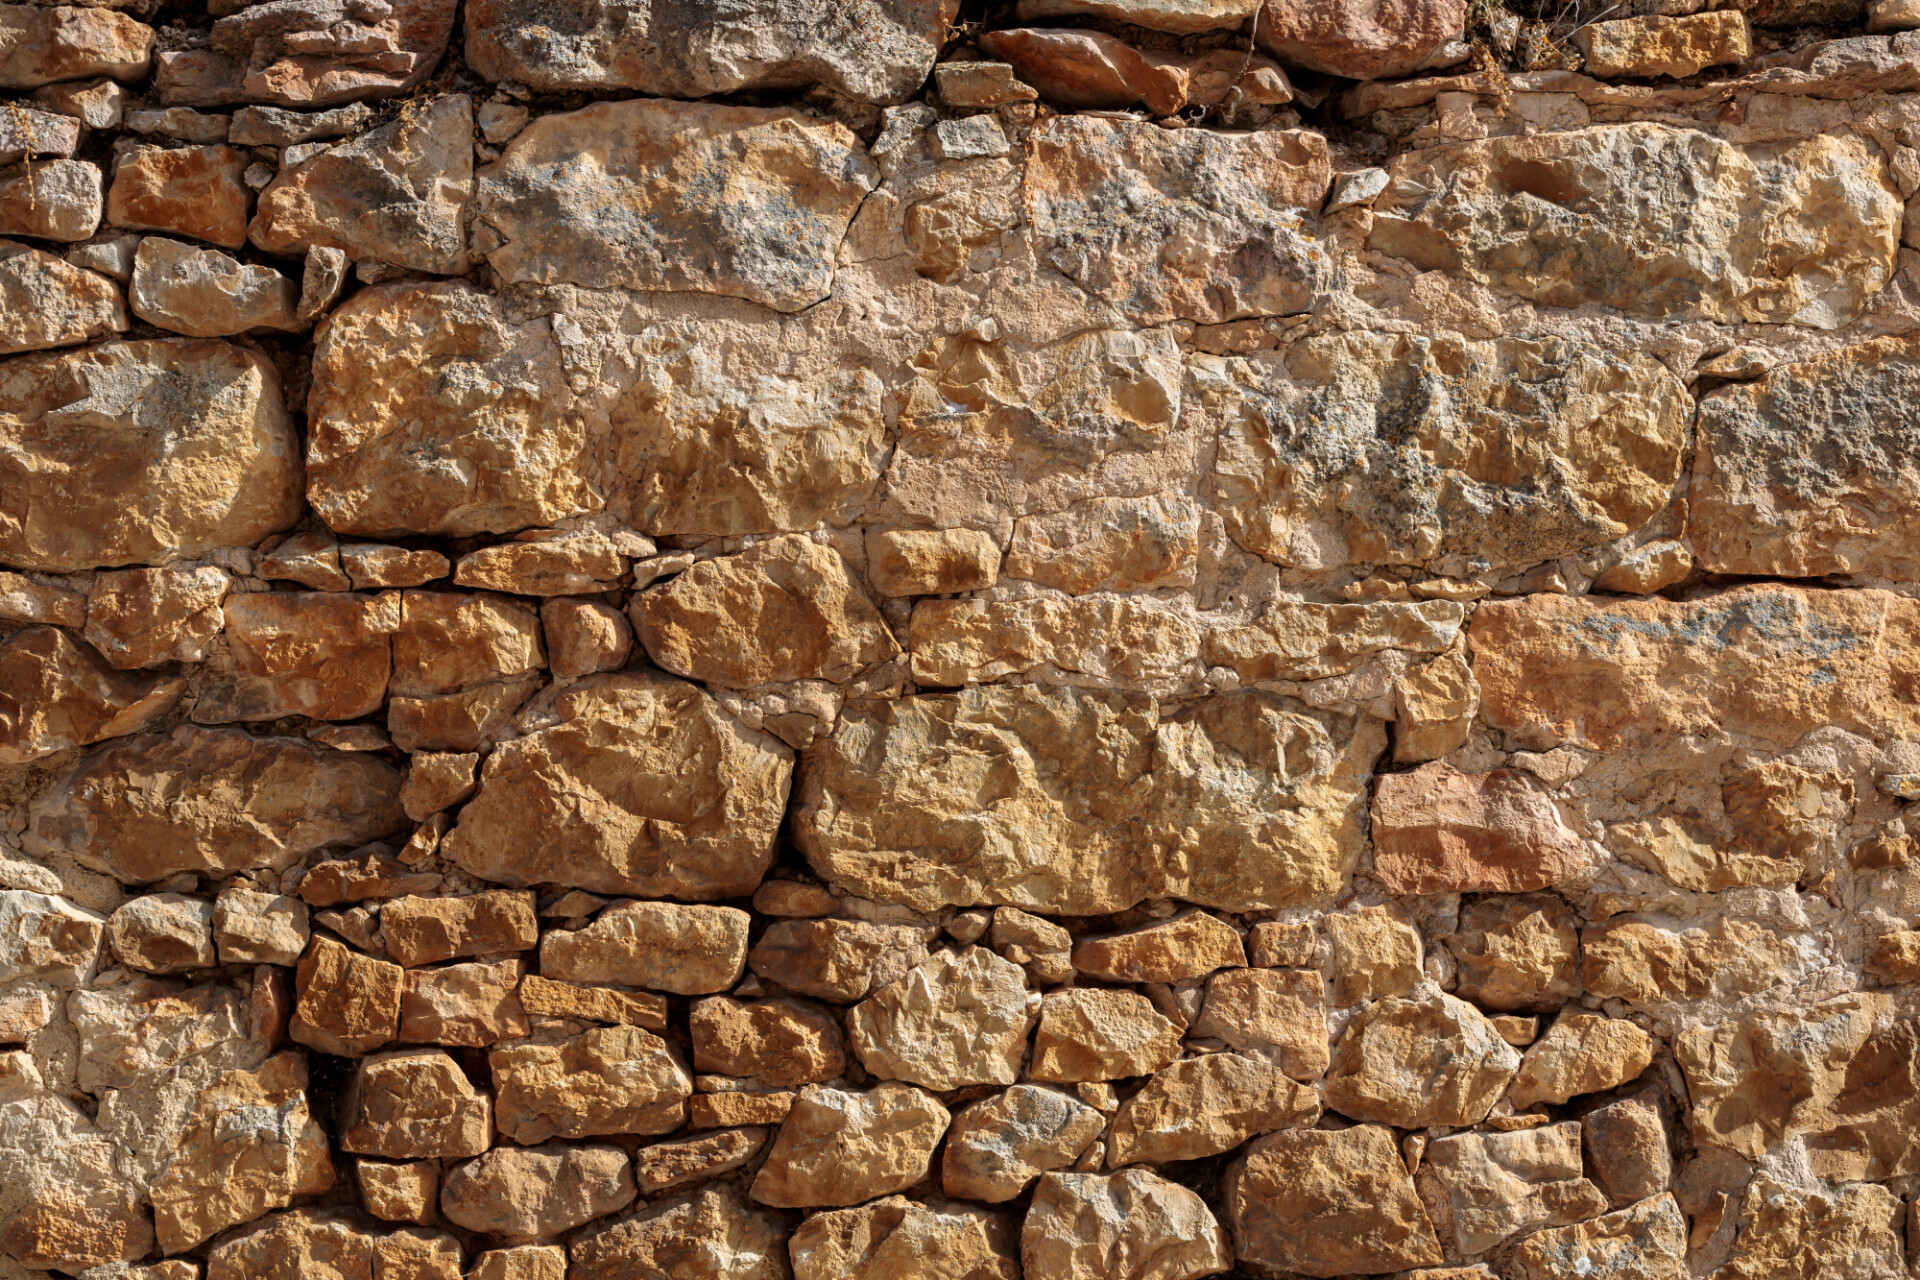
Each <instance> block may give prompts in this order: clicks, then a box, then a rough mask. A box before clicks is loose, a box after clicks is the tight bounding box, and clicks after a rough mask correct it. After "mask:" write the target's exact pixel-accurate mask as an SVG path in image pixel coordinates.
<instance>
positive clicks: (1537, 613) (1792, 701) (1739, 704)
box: [1470, 585, 1920, 751]
mask: <svg viewBox="0 0 1920 1280" xmlns="http://www.w3.org/2000/svg"><path fill="white" fill-rule="evenodd" d="M1916 624H1920V614H1916V613H1915V612H1914V611H1913V610H1912V609H1911V607H1910V606H1909V605H1908V604H1907V602H1906V601H1905V600H1904V599H1902V598H1900V597H1896V596H1893V595H1889V594H1887V593H1885V592H1879V591H1857V592H1837V591H1804V590H1799V589H1796V588H1792V587H1781V586H1764V585H1763V586H1749V587H1738V588H1735V589H1734V590H1732V591H1728V592H1725V593H1723V594H1720V595H1715V596H1709V597H1706V598H1704V599H1699V600H1692V601H1687V602H1685V603H1679V602H1673V601H1667V600H1633V601H1609V602H1605V603H1600V602H1597V601H1591V600H1574V599H1572V598H1568V597H1561V596H1546V595H1540V596H1529V597H1527V598H1526V599H1524V600H1516V601H1496V602H1489V603H1487V604H1484V605H1482V606H1481V607H1480V608H1479V609H1478V611H1476V613H1475V614H1474V619H1473V623H1472V626H1471V628H1470V635H1471V637H1472V642H1473V647H1474V659H1475V661H1474V675H1475V678H1476V679H1478V680H1479V682H1480V689H1481V696H1482V698H1483V699H1484V707H1485V715H1486V718H1487V721H1488V722H1489V723H1490V724H1493V725H1495V726H1497V727H1499V728H1500V729H1501V730H1503V731H1504V732H1506V733H1509V734H1511V735H1513V737H1514V740H1515V741H1516V742H1518V743H1520V744H1523V745H1526V746H1529V747H1535V748H1540V749H1546V748H1551V747H1557V746H1561V745H1571V746H1578V747H1581V748H1584V749H1587V750H1598V751H1611V750H1615V749H1618V748H1621V747H1626V746H1630V745H1639V744H1647V743H1651V742H1655V741H1660V740H1662V739H1664V738H1666V737H1668V736H1669V735H1673V734H1680V733H1694V734H1702V733H1715V732H1724V733H1737V734H1742V735H1746V736H1750V737H1752V738H1755V739H1757V740H1759V741H1761V742H1766V743H1771V744H1777V745H1785V744H1787V743H1791V742H1793V741H1794V740H1796V739H1797V738H1798V737H1799V736H1800V735H1801V734H1803V733H1806V732H1808V731H1809V730H1812V729H1815V728H1818V727H1820V726H1822V725H1828V724H1833V725H1838V726H1840V727H1842V728H1844V729H1847V730H1848V731H1850V732H1853V733H1858V734H1862V735H1864V736H1867V737H1871V738H1882V737H1895V736H1904V735H1906V734H1908V733H1911V732H1912V731H1913V730H1912V729H1911V728H1910V727H1909V714H1908V712H1907V711H1906V710H1905V707H1904V704H1903V703H1902V702H1901V701H1898V700H1896V695H1895V690H1897V689H1902V688H1905V687H1906V685H1907V683H1908V681H1909V680H1910V679H1911V676H1910V675H1909V674H1908V668H1909V664H1910V663H1911V662H1912V661H1913V659H1912V657H1911V656H1910V655H1912V654H1913V653H1914V651H1915V650H1914V646H1913V643H1912V641H1911V640H1909V639H1908V638H1907V637H1908V634H1909V632H1910V631H1911V629H1912V628H1913V627H1914V626H1915V625H1916ZM1523 670H1524V675H1523V674H1522V672H1523ZM1736 672H1737V673H1738V678H1737V679H1736V678H1731V677H1733V676H1734V675H1735V673H1736Z"/></svg>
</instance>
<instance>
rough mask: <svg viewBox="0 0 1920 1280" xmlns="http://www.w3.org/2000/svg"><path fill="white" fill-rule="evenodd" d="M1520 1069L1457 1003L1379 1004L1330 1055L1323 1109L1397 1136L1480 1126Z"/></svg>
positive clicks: (1474, 1012)
mask: <svg viewBox="0 0 1920 1280" xmlns="http://www.w3.org/2000/svg"><path fill="white" fill-rule="evenodd" d="M1519 1066H1520V1055H1519V1054H1518V1053H1517V1052H1515V1050H1514V1049H1513V1047H1512V1046H1511V1045H1509V1044H1508V1043H1507V1042H1506V1041H1505V1040H1502V1039H1501V1038H1500V1036H1499V1035H1498V1034H1497V1033H1496V1032H1495V1031H1494V1029H1493V1028H1492V1026H1490V1025H1489V1024H1488V1022H1487V1020H1486V1017H1485V1016H1484V1015H1483V1014H1481V1012H1480V1011H1479V1010H1478V1009H1476V1008H1474V1007H1473V1006H1472V1005H1470V1004H1468V1003H1467V1002H1466V1001H1464V1000H1456V999H1455V998H1454V997H1452V996H1449V995H1440V996H1436V997H1434V998H1433V999H1431V1000H1405V999H1398V998H1395V999H1391V1000H1381V1001H1378V1002H1376V1003H1374V1004H1372V1005H1369V1006H1367V1008H1366V1009H1365V1010H1363V1011H1362V1012H1361V1013H1360V1015H1359V1016H1358V1017H1356V1018H1355V1019H1354V1020H1353V1021H1352V1022H1351V1023H1349V1024H1348V1026H1347V1030H1346V1033H1345V1034H1344V1035H1342V1036H1341V1037H1340V1043H1339V1044H1338V1045H1336V1046H1335V1047H1334V1051H1333V1062H1332V1065H1331V1066H1330V1067H1329V1068H1328V1070H1327V1084H1326V1103H1327V1108H1328V1109H1329V1110H1331V1111H1338V1112H1339V1113H1340V1114H1342V1115H1344V1116H1348V1117H1350V1118H1352V1119H1355V1120H1362V1121H1372V1122H1376V1123H1380V1124H1391V1125H1394V1126H1395V1127H1396V1128H1402V1129H1420V1128H1425V1127H1426V1126H1428V1125H1436V1124H1443V1125H1451V1126H1454V1127H1456V1128H1459V1127H1465V1126H1467V1125H1471V1124H1477V1123H1479V1122H1480V1121H1481V1120H1484V1119H1485V1118H1486V1116H1487V1113H1488V1112H1489V1111H1490V1110H1491V1109H1492V1108H1493V1104H1494V1103H1495V1102H1497V1101H1498V1100H1499V1098H1500V1095H1501V1094H1502V1093H1504V1092H1505V1091H1506V1088H1507V1084H1508V1082H1509V1081H1510V1080H1512V1079H1513V1074H1514V1072H1515V1071H1516V1070H1518V1068H1519Z"/></svg>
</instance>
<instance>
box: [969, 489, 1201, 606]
mask: <svg viewBox="0 0 1920 1280" xmlns="http://www.w3.org/2000/svg"><path fill="white" fill-rule="evenodd" d="M1199 542H1200V506H1199V504H1198V503H1196V502H1194V501H1193V500H1192V499H1191V498H1187V497H1184V496H1181V495H1177V494H1156V495H1154V496H1152V497H1148V498H1093V499H1089V500H1087V501H1085V502H1077V503H1075V504H1074V505H1073V506H1071V507H1069V508H1067V509H1066V510H1065V511H1061V512H1057V513H1055V514H1052V515H1040V516H1023V517H1022V518H1021V519H1019V520H1017V521H1016V522H1015V523H1014V527H1013V542H1012V544H1011V545H1009V546H1008V548H1007V558H1006V563H1005V565H1004V566H1003V568H1004V572H1005V573H1006V576H1007V577H1009V578H1024V579H1027V580H1028V581H1031V582H1038V583H1040V584H1041V585H1042V586H1048V587H1055V588H1057V589H1059V590H1061V591H1066V592H1069V593H1071V594H1073V595H1085V594H1087V593H1088V592H1092V591H1140V590H1145V589H1147V588H1152V587H1183V586H1192V585H1193V582H1194V573H1195V562H1196V561H1197V559H1198V557H1199V554H1200V547H1199ZM985 585H991V583H988V584H985Z"/></svg>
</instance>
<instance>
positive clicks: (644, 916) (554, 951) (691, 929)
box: [528, 895, 752, 995]
mask: <svg viewBox="0 0 1920 1280" xmlns="http://www.w3.org/2000/svg"><path fill="white" fill-rule="evenodd" d="M529 896H531V895H529ZM528 923H529V924H531V923H532V917H531V912H530V911H529V915H528ZM751 923H752V917H750V916H749V915H748V914H747V913H746V912H744V911H741V910H738V909H737V908H734V907H706V906H683V905H681V904H679V903H674V902H630V903H627V904H625V905H622V906H616V907H610V908H608V909H607V910H606V911H603V912H602V913H601V914H600V916H599V917H598V918H597V919H595V920H594V922H593V923H592V924H590V925H588V926H587V927H586V928H584V929H576V930H573V931H570V932H569V931H567V930H563V929H561V930H552V931H550V932H548V933H547V935H546V936H545V937H544V938H542V939H541V940H540V971H541V973H542V974H544V975H545V976H547V977H550V978H557V979H559V980H560V981H562V982H612V983H619V984H622V985H625V986H640V987H651V988H653V989H654V990H657V991H671V992H673V993H674V994H676V995H704V994H706V993H708V992H712V991H724V990H726V989H727V988H728V987H730V986H732V985H733V984H734V983H735V982H738V981H739V980H740V974H741V973H742V972H743V971H744V970H745V968H746V963H747V926H748V925H749V924H751Z"/></svg>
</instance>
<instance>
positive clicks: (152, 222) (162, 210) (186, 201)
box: [107, 145, 252, 249]
mask: <svg viewBox="0 0 1920 1280" xmlns="http://www.w3.org/2000/svg"><path fill="white" fill-rule="evenodd" d="M246 167H247V154H246V153H245V152H244V151H240V150H237V149H236V148H233V147H229V146H223V145H217V146H211V147H179V148H168V147H152V146H135V147H130V148H128V149H127V150H126V151H125V152H124V153H122V154H121V155H120V157H119V159H118V161H117V162H116V163H115V164H114V167H113V186H112V187H111V188H109V189H108V191H107V221H108V222H109V223H111V224H112V225H114V226H116V227H121V228H124V229H126V230H128V231H159V232H165V233H169V234H172V235H179V236H186V237H187V238H189V239H193V240H208V241H211V242H212V243H214V244H217V245H219V246H220V247H221V248H224V249H238V248H239V247H240V246H242V245H244V244H245V243H246V242H247V206H248V205H249V204H251V203H252V193H250V192H249V191H248V190H247V188H246V184H245V183H243V182H242V181H241V180H240V175H241V173H242V171H243V170H245V168H246Z"/></svg>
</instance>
